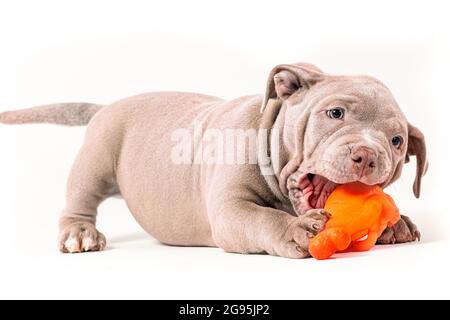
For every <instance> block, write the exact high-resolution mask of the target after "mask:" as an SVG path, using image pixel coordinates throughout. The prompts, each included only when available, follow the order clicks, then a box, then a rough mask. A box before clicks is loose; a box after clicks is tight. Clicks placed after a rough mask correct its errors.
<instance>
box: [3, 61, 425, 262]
mask: <svg viewBox="0 0 450 320" xmlns="http://www.w3.org/2000/svg"><path fill="white" fill-rule="evenodd" d="M0 122H1V123H5V124H19V123H54V124H61V125H73V126H75V125H87V131H86V137H85V141H84V145H83V146H82V148H81V150H80V152H79V154H78V156H77V158H76V160H75V163H74V165H73V168H72V170H71V173H70V176H69V179H68V184H67V199H66V206H65V208H64V210H63V212H62V215H61V217H60V221H59V228H60V231H59V249H60V250H61V251H62V252H65V253H78V252H86V251H100V250H103V249H104V248H105V246H106V239H105V236H104V235H103V234H102V233H100V232H99V231H98V230H97V229H96V227H95V224H96V217H97V208H98V206H99V204H100V203H101V202H102V201H104V200H105V199H107V198H108V197H111V196H114V195H120V196H121V197H122V198H123V199H124V200H125V201H126V203H127V205H128V208H129V209H130V211H131V212H132V214H133V215H134V217H135V219H136V220H137V221H138V222H139V224H140V225H141V226H142V227H143V228H144V229H145V230H146V231H147V232H148V233H149V234H151V235H152V236H153V237H155V238H156V239H158V240H159V241H161V242H162V243H166V244H170V245H178V246H212V247H220V248H222V249H223V250H225V251H227V252H235V253H267V254H270V255H276V256H282V257H287V258H306V257H309V256H310V255H309V252H308V244H309V239H311V238H312V237H314V236H315V235H316V234H317V233H318V232H320V231H321V230H322V229H323V228H324V225H325V223H326V222H327V220H328V218H329V214H328V213H327V212H325V211H324V210H323V207H324V204H325V201H326V199H327V197H328V196H329V194H330V193H331V192H332V191H333V190H334V188H336V186H337V185H339V184H344V183H349V182H353V181H360V182H362V183H365V184H368V185H376V184H377V185H380V186H382V187H383V188H384V187H386V186H388V185H390V184H391V183H393V182H394V181H395V180H397V179H398V178H399V177H400V175H401V172H402V167H403V165H404V163H407V162H408V161H409V157H411V156H416V160H417V161H416V166H417V170H416V178H415V181H414V186H413V192H414V195H415V196H416V197H417V198H418V197H419V195H420V187H421V179H422V176H423V175H424V174H425V172H426V170H427V166H428V162H427V159H426V145H425V139H424V135H423V134H422V132H421V131H420V130H419V129H418V128H416V127H414V126H413V125H411V124H410V123H409V122H408V121H407V120H406V118H405V116H404V114H403V113H402V112H401V110H400V108H399V106H398V104H397V103H396V101H395V99H394V97H393V96H392V94H391V92H390V91H389V89H388V88H387V87H386V86H385V85H384V84H383V83H381V82H380V81H378V80H376V79H374V78H372V77H369V76H340V75H330V74H327V73H325V72H323V71H321V70H320V69H319V68H317V67H316V66H314V65H312V64H307V63H296V64H281V65H278V66H276V67H275V68H273V70H272V71H271V72H270V75H269V78H268V81H267V86H266V92H265V95H264V96H259V95H256V96H245V97H241V98H238V99H235V100H231V101H224V100H222V99H220V98H217V97H212V96H207V95H202V94H196V93H181V92H153V93H147V94H143V95H138V96H134V97H131V98H127V99H124V100H120V101H118V102H115V103H113V104H111V105H108V106H102V105H96V104H89V103H72V104H71V103H68V104H56V105H47V106H41V107H34V108H29V109H24V110H18V111H8V112H3V113H1V114H0ZM194 124H197V125H198V124H200V125H201V130H197V133H196V134H197V137H194V138H193V139H185V141H184V142H186V143H185V145H186V144H187V145H188V146H189V147H188V148H187V149H186V150H187V151H188V154H187V156H186V155H184V158H185V159H188V160H189V159H190V160H192V159H193V158H195V156H196V155H197V153H196V152H197V151H198V149H200V148H201V146H203V147H204V141H203V140H202V139H203V138H205V134H206V133H205V132H206V131H208V130H210V131H211V130H213V131H214V132H215V134H219V133H220V132H224V131H227V130H228V131H230V130H236V131H239V132H243V131H244V132H245V131H246V130H249V129H257V130H258V132H266V133H267V137H266V138H259V135H258V139H259V140H258V141H259V142H258V143H257V144H256V147H255V146H254V144H253V146H254V147H253V149H252V148H248V149H249V150H247V151H246V155H245V156H247V155H248V154H249V153H252V152H253V151H255V152H256V153H257V160H258V161H257V162H256V163H250V162H248V163H239V164H238V163H224V162H223V161H222V162H220V161H216V162H214V161H212V162H205V161H199V162H195V161H191V162H189V161H188V162H182V163H174V161H173V155H174V154H176V153H177V152H175V151H174V150H176V149H177V148H179V146H180V140H183V139H184V138H180V137H181V136H182V135H179V137H178V139H177V137H174V134H173V133H174V132H177V130H180V128H184V131H183V132H184V133H192V127H193V126H194ZM194 131H195V130H194ZM175 136H176V135H175ZM194 136H195V132H194ZM196 141H200V143H199V144H196ZM261 141H263V142H264V141H265V142H267V143H266V144H264V143H260V142H261ZM263 146H266V147H264V148H263ZM189 152H190V153H189ZM171 158H172V161H171ZM268 172H270V173H268ZM416 240H420V233H419V231H418V229H417V227H416V225H414V224H413V223H412V222H411V220H410V219H409V218H408V217H407V216H403V215H402V219H401V220H400V221H399V222H398V223H397V224H396V225H395V226H393V227H392V228H388V229H386V230H385V231H384V233H383V234H382V235H381V237H380V238H379V239H378V243H381V244H390V243H402V242H411V241H416Z"/></svg>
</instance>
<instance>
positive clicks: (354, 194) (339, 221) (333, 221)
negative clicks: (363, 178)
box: [309, 182, 400, 260]
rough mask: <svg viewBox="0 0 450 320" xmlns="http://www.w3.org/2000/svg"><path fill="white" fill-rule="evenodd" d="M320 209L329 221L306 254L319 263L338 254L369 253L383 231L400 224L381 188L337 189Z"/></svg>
mask: <svg viewBox="0 0 450 320" xmlns="http://www.w3.org/2000/svg"><path fill="white" fill-rule="evenodd" d="M324 209H325V210H326V211H328V212H329V213H330V214H331V218H330V219H329V220H328V222H327V223H326V225H325V229H324V230H323V231H322V232H320V233H319V234H318V235H316V236H315V237H314V238H312V239H311V241H310V244H309V252H310V253H311V255H312V256H313V257H314V258H316V259H319V260H322V259H328V258H329V257H331V256H332V255H333V254H334V253H335V252H338V251H344V250H345V251H367V250H370V249H371V248H372V247H373V246H374V245H375V243H376V241H377V239H378V237H379V236H380V235H381V234H382V233H383V231H384V230H385V229H386V227H388V226H389V227H390V226H393V225H394V224H395V223H397V221H399V220H400V213H399V211H398V208H397V207H396V205H395V203H394V200H393V199H392V198H391V197H390V196H389V195H387V194H386V193H384V192H383V189H381V187H379V186H368V185H365V184H362V183H359V182H352V183H349V184H345V185H340V186H338V187H337V188H336V189H335V190H334V191H333V192H332V193H331V195H330V196H329V198H328V200H327V202H326V203H325V208H324Z"/></svg>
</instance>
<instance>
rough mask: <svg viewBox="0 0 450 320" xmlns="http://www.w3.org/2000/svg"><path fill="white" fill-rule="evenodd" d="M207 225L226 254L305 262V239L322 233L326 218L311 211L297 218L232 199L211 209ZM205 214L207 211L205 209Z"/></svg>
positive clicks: (307, 242)
mask: <svg viewBox="0 0 450 320" xmlns="http://www.w3.org/2000/svg"><path fill="white" fill-rule="evenodd" d="M210 209H211V211H210V214H209V216H210V221H211V227H212V233H213V238H214V241H215V243H216V245H217V246H219V247H221V248H222V249H224V250H225V251H228V252H237V253H269V254H271V255H277V256H282V257H287V258H306V257H309V256H310V254H309V252H308V245H309V239H310V238H312V237H313V236H315V235H316V234H317V233H318V232H320V231H321V230H323V228H324V226H325V223H326V222H327V220H328V218H329V214H328V213H327V212H325V211H324V210H319V209H314V210H310V211H308V212H307V213H306V214H305V215H302V216H300V217H293V216H291V215H289V214H288V213H286V212H283V211H280V210H276V209H273V208H268V207H264V206H261V205H258V204H256V203H254V202H252V201H248V200H243V199H236V200H235V201H232V200H231V201H230V200H228V201H226V202H221V203H217V204H215V205H213V206H212V207H211V208H210ZM208 210H209V209H208Z"/></svg>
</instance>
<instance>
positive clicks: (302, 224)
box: [275, 209, 330, 259]
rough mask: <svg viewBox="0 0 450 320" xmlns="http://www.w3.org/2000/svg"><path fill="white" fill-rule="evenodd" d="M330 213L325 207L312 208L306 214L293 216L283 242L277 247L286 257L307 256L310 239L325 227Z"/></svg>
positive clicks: (308, 254)
mask: <svg viewBox="0 0 450 320" xmlns="http://www.w3.org/2000/svg"><path fill="white" fill-rule="evenodd" d="M329 218H330V214H329V213H328V212H326V211H325V210H323V209H312V210H309V211H307V212H306V213H305V214H304V215H302V216H300V217H297V218H293V219H292V221H291V222H290V223H289V226H288V228H287V230H286V232H285V233H284V235H283V237H282V239H281V244H280V245H279V246H278V247H277V248H276V249H275V250H276V253H277V254H278V255H279V256H282V257H286V258H296V259H301V258H307V257H309V256H310V253H309V251H308V247H309V240H310V239H311V238H313V237H314V236H315V235H317V234H318V233H319V232H320V231H322V230H323V229H324V228H325V224H326V223H327V221H328V219H329Z"/></svg>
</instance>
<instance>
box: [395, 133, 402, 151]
mask: <svg viewBox="0 0 450 320" xmlns="http://www.w3.org/2000/svg"><path fill="white" fill-rule="evenodd" d="M402 144H403V138H402V137H400V136H395V137H393V138H392V145H393V146H394V147H396V148H397V149H400V147H401V146H402Z"/></svg>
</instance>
